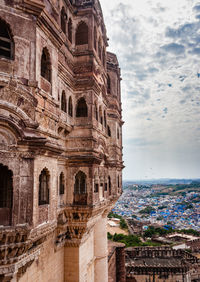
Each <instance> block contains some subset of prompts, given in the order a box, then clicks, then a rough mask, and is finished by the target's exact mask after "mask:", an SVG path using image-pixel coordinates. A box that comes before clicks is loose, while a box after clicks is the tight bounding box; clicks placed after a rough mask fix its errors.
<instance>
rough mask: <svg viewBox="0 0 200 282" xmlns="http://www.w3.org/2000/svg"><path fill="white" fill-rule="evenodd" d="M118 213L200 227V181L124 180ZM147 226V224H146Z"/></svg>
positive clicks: (152, 221) (151, 221) (175, 225)
mask: <svg viewBox="0 0 200 282" xmlns="http://www.w3.org/2000/svg"><path fill="white" fill-rule="evenodd" d="M113 212H114V213H117V214H119V215H121V216H123V217H125V218H132V219H135V220H137V221H140V222H144V223H145V222H146V223H147V225H148V223H149V224H158V225H160V226H164V227H166V228H167V227H168V226H170V227H172V228H175V229H190V228H192V229H194V230H197V231H200V183H198V182H196V183H195V182H191V183H190V184H178V185H162V184H159V185H156V184H145V185H140V184H134V183H133V184H126V183H125V184H124V192H123V194H122V196H121V197H120V199H119V200H118V202H117V203H116V205H115V207H114V209H113ZM144 228H145V226H144Z"/></svg>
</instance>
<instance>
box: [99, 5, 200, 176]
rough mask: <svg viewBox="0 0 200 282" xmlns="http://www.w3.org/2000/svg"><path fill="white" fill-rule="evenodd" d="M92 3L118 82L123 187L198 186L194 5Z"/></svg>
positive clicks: (199, 102)
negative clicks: (98, 9)
mask: <svg viewBox="0 0 200 282" xmlns="http://www.w3.org/2000/svg"><path fill="white" fill-rule="evenodd" d="M100 2H101V6H102V10H103V14H104V20H105V23H106V27H107V35H108V37H109V39H110V40H109V45H110V46H109V50H110V51H112V52H115V53H116V54H117V56H118V59H119V63H120V67H121V72H122V79H123V80H122V102H123V119H124V121H125V125H124V127H123V144H124V161H125V166H126V168H125V169H124V179H126V180H128V179H129V180H130V179H152V178H165V177H167V178H168V177H169V178H200V2H199V1H195V0H160V1H158V0H123V1H122V0H100Z"/></svg>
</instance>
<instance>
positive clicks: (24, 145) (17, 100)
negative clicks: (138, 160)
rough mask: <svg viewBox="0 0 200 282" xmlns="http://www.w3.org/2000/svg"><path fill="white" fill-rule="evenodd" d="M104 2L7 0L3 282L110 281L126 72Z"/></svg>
mask: <svg viewBox="0 0 200 282" xmlns="http://www.w3.org/2000/svg"><path fill="white" fill-rule="evenodd" d="M107 40H108V39H107V36H106V28H105V25H104V21H103V16H102V11H101V7H100V3H99V1H98V0H0V281H20V282H23V281H28V282H32V281H33V282H36V281H37V282H45V281H53V282H61V281H68V282H76V281H81V282H86V281H88V282H92V281H95V282H98V281H99V282H107V281H108V260H107V237H106V217H107V213H108V212H109V210H110V209H111V207H112V206H113V205H114V203H115V201H116V200H117V199H118V197H119V196H120V194H121V192H122V175H121V171H122V169H123V162H122V137H121V135H122V125H123V122H122V117H121V97H120V79H121V78H120V69H119V66H118V61H117V58H116V56H115V55H114V54H112V53H109V52H107V51H106V47H107V46H108V43H107Z"/></svg>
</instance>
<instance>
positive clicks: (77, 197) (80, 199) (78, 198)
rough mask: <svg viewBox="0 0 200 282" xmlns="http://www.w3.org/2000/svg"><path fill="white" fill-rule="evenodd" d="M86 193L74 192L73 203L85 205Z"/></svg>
mask: <svg viewBox="0 0 200 282" xmlns="http://www.w3.org/2000/svg"><path fill="white" fill-rule="evenodd" d="M87 196H88V194H87V193H84V194H78V193H74V205H81V206H84V205H87Z"/></svg>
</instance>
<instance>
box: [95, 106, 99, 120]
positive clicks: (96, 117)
mask: <svg viewBox="0 0 200 282" xmlns="http://www.w3.org/2000/svg"><path fill="white" fill-rule="evenodd" d="M94 117H95V119H96V120H97V121H98V109H97V105H96V104H95V105H94Z"/></svg>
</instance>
